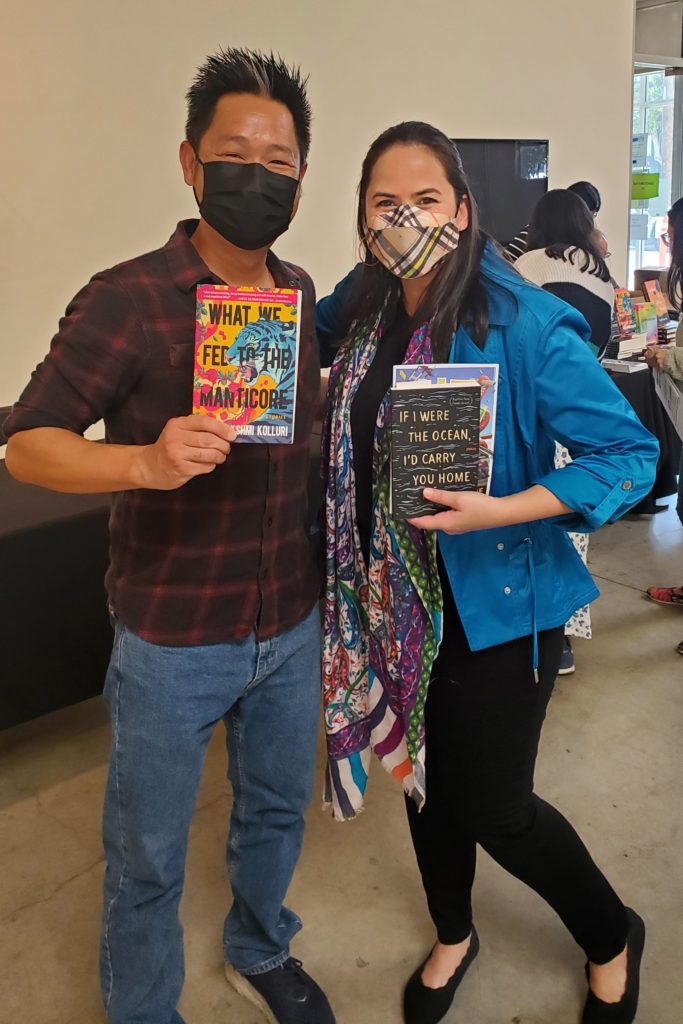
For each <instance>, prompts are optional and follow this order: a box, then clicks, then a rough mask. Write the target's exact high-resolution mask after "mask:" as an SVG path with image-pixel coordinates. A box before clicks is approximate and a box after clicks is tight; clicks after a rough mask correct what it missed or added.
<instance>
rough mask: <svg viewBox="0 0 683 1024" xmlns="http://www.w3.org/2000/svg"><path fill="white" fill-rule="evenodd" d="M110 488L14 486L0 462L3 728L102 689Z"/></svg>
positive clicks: (107, 641) (107, 640)
mask: <svg viewBox="0 0 683 1024" xmlns="http://www.w3.org/2000/svg"><path fill="white" fill-rule="evenodd" d="M108 520H109V498H108V495H81V494H55V493H53V492H51V491H46V490H43V489H42V488H39V487H31V486H29V485H27V484H20V483H17V482H16V481H15V480H13V479H12V477H10V475H9V473H8V472H7V469H6V468H5V463H4V461H2V460H0V729H5V728H8V727H9V726H12V725H16V724H17V723H19V722H23V721H26V720H28V719H31V718H36V717H37V716H38V715H43V714H45V713H47V712H48V711H54V710H56V709H58V708H61V707H65V706H66V705H68V704H74V703H76V702H77V701H80V700H85V699H86V698H88V697H93V696H95V695H96V694H98V693H101V691H102V686H103V684H104V677H105V674H106V669H107V663H108V661H109V654H110V651H111V644H112V630H111V626H110V624H109V616H108V613H107V602H106V597H105V592H104V574H105V572H106V569H107V562H108V553H109V539H108Z"/></svg>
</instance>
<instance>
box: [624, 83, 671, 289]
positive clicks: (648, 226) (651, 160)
mask: <svg viewBox="0 0 683 1024" xmlns="http://www.w3.org/2000/svg"><path fill="white" fill-rule="evenodd" d="M682 113H683V78H681V77H680V76H673V75H672V76H667V75H665V73H664V71H663V70H661V71H651V72H649V73H647V74H643V73H636V74H635V76H634V80H633V134H634V136H640V145H639V146H636V145H635V144H634V157H635V158H636V166H635V167H634V168H633V169H634V171H638V170H642V171H647V172H649V173H656V174H659V191H658V195H657V196H655V197H654V198H652V199H641V200H632V201H631V230H630V233H629V239H630V240H629V256H628V277H629V286H632V284H633V272H634V270H636V268H638V267H660V268H663V267H667V266H668V265H669V250H668V248H667V246H666V244H665V243H664V241H663V238H662V236H663V235H664V234H665V232H666V229H667V219H666V214H667V211H668V210H669V208H670V207H671V205H672V203H673V202H675V201H676V199H678V198H679V197H680V196H681V194H683V182H682V181H681V151H682V148H683V140H682V137H681V119H682V118H681V115H682Z"/></svg>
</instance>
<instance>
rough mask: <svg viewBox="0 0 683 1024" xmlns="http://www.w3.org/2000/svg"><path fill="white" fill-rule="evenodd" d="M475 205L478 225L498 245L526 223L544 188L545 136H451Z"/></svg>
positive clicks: (545, 188)
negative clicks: (541, 137)
mask: <svg viewBox="0 0 683 1024" xmlns="http://www.w3.org/2000/svg"><path fill="white" fill-rule="evenodd" d="M453 141H454V142H455V144H456V146H457V147H458V150H459V151H460V156H461V157H462V162H463V166H464V168H465V173H466V174H467V177H468V179H469V182H470V187H471V189H472V192H473V194H474V196H475V198H476V200H477V203H478V205H479V210H480V213H481V222H482V228H483V229H484V231H486V232H488V234H490V235H492V236H493V237H494V238H495V239H496V240H497V241H498V242H500V243H501V244H502V245H507V244H508V242H511V241H512V239H513V238H514V237H515V235H516V234H517V233H518V232H519V231H520V230H521V229H522V228H524V227H526V225H527V224H528V223H529V219H530V217H531V213H532V211H533V209H534V207H535V205H536V203H537V202H538V200H539V199H540V198H541V196H543V195H545V193H546V192H547V191H548V140H547V139H453Z"/></svg>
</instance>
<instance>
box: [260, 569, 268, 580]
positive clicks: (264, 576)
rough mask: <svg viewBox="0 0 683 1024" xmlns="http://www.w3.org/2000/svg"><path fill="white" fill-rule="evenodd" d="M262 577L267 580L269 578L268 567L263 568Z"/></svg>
mask: <svg viewBox="0 0 683 1024" xmlns="http://www.w3.org/2000/svg"><path fill="white" fill-rule="evenodd" d="M261 579H262V580H266V579H268V570H267V569H264V570H263V571H262V572H261Z"/></svg>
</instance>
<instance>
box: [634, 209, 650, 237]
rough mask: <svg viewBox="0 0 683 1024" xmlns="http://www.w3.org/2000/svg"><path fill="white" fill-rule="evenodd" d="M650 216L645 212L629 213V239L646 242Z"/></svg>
mask: <svg viewBox="0 0 683 1024" xmlns="http://www.w3.org/2000/svg"><path fill="white" fill-rule="evenodd" d="M649 220H650V218H649V217H648V215H647V214H646V213H632V214H631V241H632V242H646V241H647V229H648V225H649Z"/></svg>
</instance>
